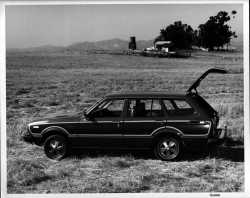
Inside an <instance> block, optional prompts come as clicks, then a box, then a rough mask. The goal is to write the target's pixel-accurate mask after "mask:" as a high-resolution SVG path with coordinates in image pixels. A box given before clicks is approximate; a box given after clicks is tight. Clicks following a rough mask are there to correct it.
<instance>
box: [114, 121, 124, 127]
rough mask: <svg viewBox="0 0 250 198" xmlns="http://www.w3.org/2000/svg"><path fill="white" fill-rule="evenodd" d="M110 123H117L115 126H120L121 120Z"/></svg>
mask: <svg viewBox="0 0 250 198" xmlns="http://www.w3.org/2000/svg"><path fill="white" fill-rule="evenodd" d="M112 123H114V124H117V127H118V128H120V127H121V124H122V121H113V122H112Z"/></svg>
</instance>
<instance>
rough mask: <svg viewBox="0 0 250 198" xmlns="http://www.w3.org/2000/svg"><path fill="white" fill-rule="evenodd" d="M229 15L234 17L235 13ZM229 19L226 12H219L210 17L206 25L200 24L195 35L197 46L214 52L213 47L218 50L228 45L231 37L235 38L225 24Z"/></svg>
mask: <svg viewBox="0 0 250 198" xmlns="http://www.w3.org/2000/svg"><path fill="white" fill-rule="evenodd" d="M231 14H232V15H233V16H234V15H235V14H236V11H235V10H233V11H232V13H231ZM230 19H231V17H230V15H228V13H227V12H225V11H220V12H219V13H218V14H217V15H216V16H210V17H209V20H208V21H207V22H206V23H204V24H200V25H199V27H198V35H197V43H198V45H199V46H202V47H205V48H208V49H209V50H214V47H217V48H220V47H223V46H224V45H225V44H229V43H230V41H231V39H232V38H233V37H234V38H235V37H237V36H236V33H235V32H232V31H231V27H230V26H229V25H228V24H227V22H228V21H230Z"/></svg>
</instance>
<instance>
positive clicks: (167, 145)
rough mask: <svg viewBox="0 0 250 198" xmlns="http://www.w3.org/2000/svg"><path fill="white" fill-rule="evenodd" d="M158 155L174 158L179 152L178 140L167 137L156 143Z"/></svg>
mask: <svg viewBox="0 0 250 198" xmlns="http://www.w3.org/2000/svg"><path fill="white" fill-rule="evenodd" d="M158 151H159V155H160V157H162V158H163V159H166V160H171V159H174V158H176V157H177V156H178V154H179V142H178V141H177V140H176V139H174V138H167V139H164V140H163V141H161V142H160V143H159V145H158Z"/></svg>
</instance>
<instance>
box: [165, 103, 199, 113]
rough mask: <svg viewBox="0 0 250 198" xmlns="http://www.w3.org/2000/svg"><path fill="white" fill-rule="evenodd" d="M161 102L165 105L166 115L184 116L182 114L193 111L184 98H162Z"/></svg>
mask: <svg viewBox="0 0 250 198" xmlns="http://www.w3.org/2000/svg"><path fill="white" fill-rule="evenodd" d="M163 103H164V105H165V107H166V110H167V113H168V115H172V116H184V115H192V114H194V112H195V111H194V109H193V107H191V106H190V104H189V103H187V101H186V100H180V99H178V100H177V99H171V100H170V99H169V100H163Z"/></svg>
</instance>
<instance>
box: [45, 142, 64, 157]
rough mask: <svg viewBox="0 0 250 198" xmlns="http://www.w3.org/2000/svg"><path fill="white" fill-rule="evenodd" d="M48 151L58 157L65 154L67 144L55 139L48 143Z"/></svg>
mask: <svg viewBox="0 0 250 198" xmlns="http://www.w3.org/2000/svg"><path fill="white" fill-rule="evenodd" d="M48 152H49V154H50V155H51V156H53V158H57V157H59V156H61V155H63V154H64V152H65V145H64V144H63V143H62V142H61V141H59V140H56V139H53V140H51V141H50V143H49V145H48Z"/></svg>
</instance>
